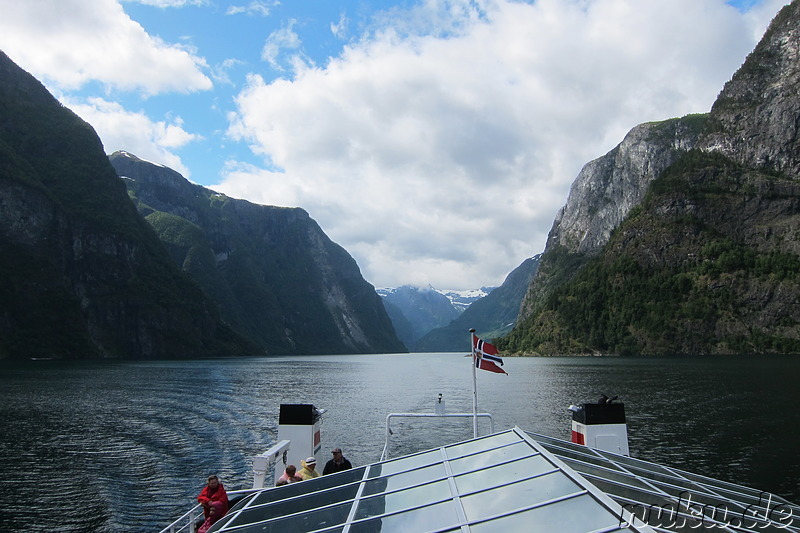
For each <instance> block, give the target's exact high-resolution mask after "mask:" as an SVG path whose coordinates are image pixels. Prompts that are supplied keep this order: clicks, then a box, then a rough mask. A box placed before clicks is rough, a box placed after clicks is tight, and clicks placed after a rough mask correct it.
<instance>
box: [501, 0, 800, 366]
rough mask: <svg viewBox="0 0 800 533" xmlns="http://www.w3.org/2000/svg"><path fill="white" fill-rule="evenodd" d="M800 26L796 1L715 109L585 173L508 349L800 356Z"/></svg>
mask: <svg viewBox="0 0 800 533" xmlns="http://www.w3.org/2000/svg"><path fill="white" fill-rule="evenodd" d="M798 28H800V2H798V1H797V0H795V1H794V2H793V3H792V4H791V5H789V6H787V7H785V8H784V9H783V10H782V11H781V12H780V13H779V14H778V16H777V17H776V18H775V20H774V21H773V23H772V24H771V26H770V28H769V30H768V31H767V32H766V34H765V36H764V38H763V39H762V41H761V43H760V44H759V45H758V47H757V48H756V49H755V50H754V51H753V53H752V54H751V55H750V56H749V57H748V58H747V60H746V61H745V63H744V65H743V66H742V68H741V69H740V70H739V71H738V72H737V73H736V74H735V75H734V77H733V78H732V80H731V81H730V82H729V83H728V84H726V86H725V88H724V89H723V91H722V92H721V93H720V95H719V97H718V99H717V101H716V102H715V104H714V106H713V108H712V110H711V112H710V113H709V114H708V115H707V116H692V117H684V118H683V119H680V120H677V121H667V122H665V123H660V124H648V125H643V126H639V127H637V128H635V129H634V130H633V131H632V132H631V134H629V135H628V137H626V139H625V141H623V143H622V144H620V146H618V147H617V148H616V149H615V150H613V151H612V152H610V153H609V154H607V155H606V156H604V157H603V158H601V159H599V160H597V161H595V162H592V163H590V164H589V165H587V166H586V167H585V168H584V170H583V171H582V173H581V175H580V176H579V177H578V179H577V180H576V183H575V185H574V186H573V189H572V191H571V193H570V198H569V200H568V202H567V205H566V206H565V207H564V209H563V210H562V212H561V213H560V214H559V217H558V219H557V220H556V222H555V224H554V226H553V229H552V230H551V234H550V237H549V239H548V243H547V248H546V250H545V253H544V256H543V258H542V264H541V266H540V269H539V272H538V274H537V276H536V277H535V278H534V280H533V282H532V284H531V286H530V288H529V290H528V293H527V294H526V297H525V300H524V302H523V305H522V315H523V316H524V317H525V320H524V322H523V323H522V324H520V325H519V326H518V327H517V328H516V329H515V330H514V332H512V334H511V335H510V336H509V338H508V339H507V340H506V341H505V347H506V348H507V349H510V350H513V351H518V352H526V353H532V352H536V353H596V352H619V353H632V354H633V353H734V352H798V351H800V313H798V312H797V311H796V308H797V302H798V301H800V255H798V254H800V246H798V244H797V243H798V236H799V235H800V220H798V217H797V213H798V208H799V207H800V187H799V186H798V178H800V172H799V171H800V165H799V164H798V162H799V161H800V159H799V158H798V155H800V144H798V138H797V132H798V128H799V127H800V97H798V95H799V94H800V76H799V75H798V73H799V72H800V54H799V53H798V49H799V48H800V34H799V32H798ZM659 130H660V131H659Z"/></svg>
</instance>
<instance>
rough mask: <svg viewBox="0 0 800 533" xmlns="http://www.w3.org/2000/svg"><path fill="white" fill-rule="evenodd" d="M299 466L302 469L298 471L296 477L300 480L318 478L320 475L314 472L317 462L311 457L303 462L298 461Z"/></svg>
mask: <svg viewBox="0 0 800 533" xmlns="http://www.w3.org/2000/svg"><path fill="white" fill-rule="evenodd" d="M300 466H302V467H303V468H301V469H300V471H299V472H298V473H297V475H298V476H300V477H301V478H302V479H313V478H315V477H319V476H320V473H319V472H317V471H316V467H317V460H316V459H314V458H313V457H309V458H308V459H306V460H305V461H300Z"/></svg>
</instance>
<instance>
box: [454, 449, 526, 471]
mask: <svg viewBox="0 0 800 533" xmlns="http://www.w3.org/2000/svg"><path fill="white" fill-rule="evenodd" d="M536 453H537V452H536V450H534V449H533V448H531V447H530V445H529V444H528V443H527V442H517V443H515V444H512V445H511V446H504V447H502V448H496V449H494V450H489V451H488V452H483V453H477V454H474V455H468V456H467V457H462V458H461V459H455V460H453V461H450V469H451V470H452V471H453V474H463V473H464V472H470V471H472V470H477V469H479V468H486V467H488V466H494V465H496V464H499V463H505V462H506V461H509V460H512V459H521V458H523V457H528V456H530V455H533V454H536Z"/></svg>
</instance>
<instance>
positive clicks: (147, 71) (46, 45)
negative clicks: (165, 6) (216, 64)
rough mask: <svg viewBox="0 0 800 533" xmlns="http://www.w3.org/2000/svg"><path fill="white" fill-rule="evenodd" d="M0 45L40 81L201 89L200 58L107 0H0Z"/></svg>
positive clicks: (207, 84) (206, 85) (204, 86)
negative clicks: (0, 1)
mask: <svg viewBox="0 0 800 533" xmlns="http://www.w3.org/2000/svg"><path fill="white" fill-rule="evenodd" d="M0 48H2V49H3V51H5V52H6V53H7V54H8V55H9V56H10V57H11V58H13V60H14V62H15V63H17V64H18V65H20V66H21V67H22V68H24V69H26V70H27V71H29V72H30V73H31V74H33V75H34V76H36V77H37V78H38V79H40V80H42V81H43V82H45V83H46V84H54V85H57V86H59V87H61V88H63V89H75V88H80V87H81V86H84V85H85V84H87V83H89V82H92V81H97V82H100V83H102V84H105V85H107V86H108V87H109V88H116V89H121V90H128V91H129V90H135V91H139V92H141V93H142V94H144V95H154V94H159V93H162V92H179V93H189V92H194V91H201V90H208V89H210V88H211V86H212V84H211V80H210V79H209V78H208V77H207V76H206V75H205V74H204V73H203V70H204V69H205V68H206V67H207V65H206V63H205V60H204V59H202V58H200V57H198V56H197V55H195V53H194V51H193V50H192V49H190V48H188V47H185V46H181V45H178V44H168V43H165V42H163V41H162V40H161V39H158V38H157V37H153V36H151V35H149V34H148V33H147V32H145V31H144V29H143V28H142V27H141V26H140V25H139V24H138V23H136V22H135V21H133V20H131V19H130V17H128V16H127V15H126V14H125V12H124V11H123V9H122V6H121V5H120V4H119V2H117V1H115V0H94V1H92V2H85V1H83V0H36V1H31V2H14V1H4V2H3V4H2V16H0Z"/></svg>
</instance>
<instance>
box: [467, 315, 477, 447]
mask: <svg viewBox="0 0 800 533" xmlns="http://www.w3.org/2000/svg"><path fill="white" fill-rule="evenodd" d="M469 346H470V348H471V349H472V437H473V438H476V439H477V438H478V372H477V367H476V366H475V363H476V361H475V328H471V329H470V330H469Z"/></svg>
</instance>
